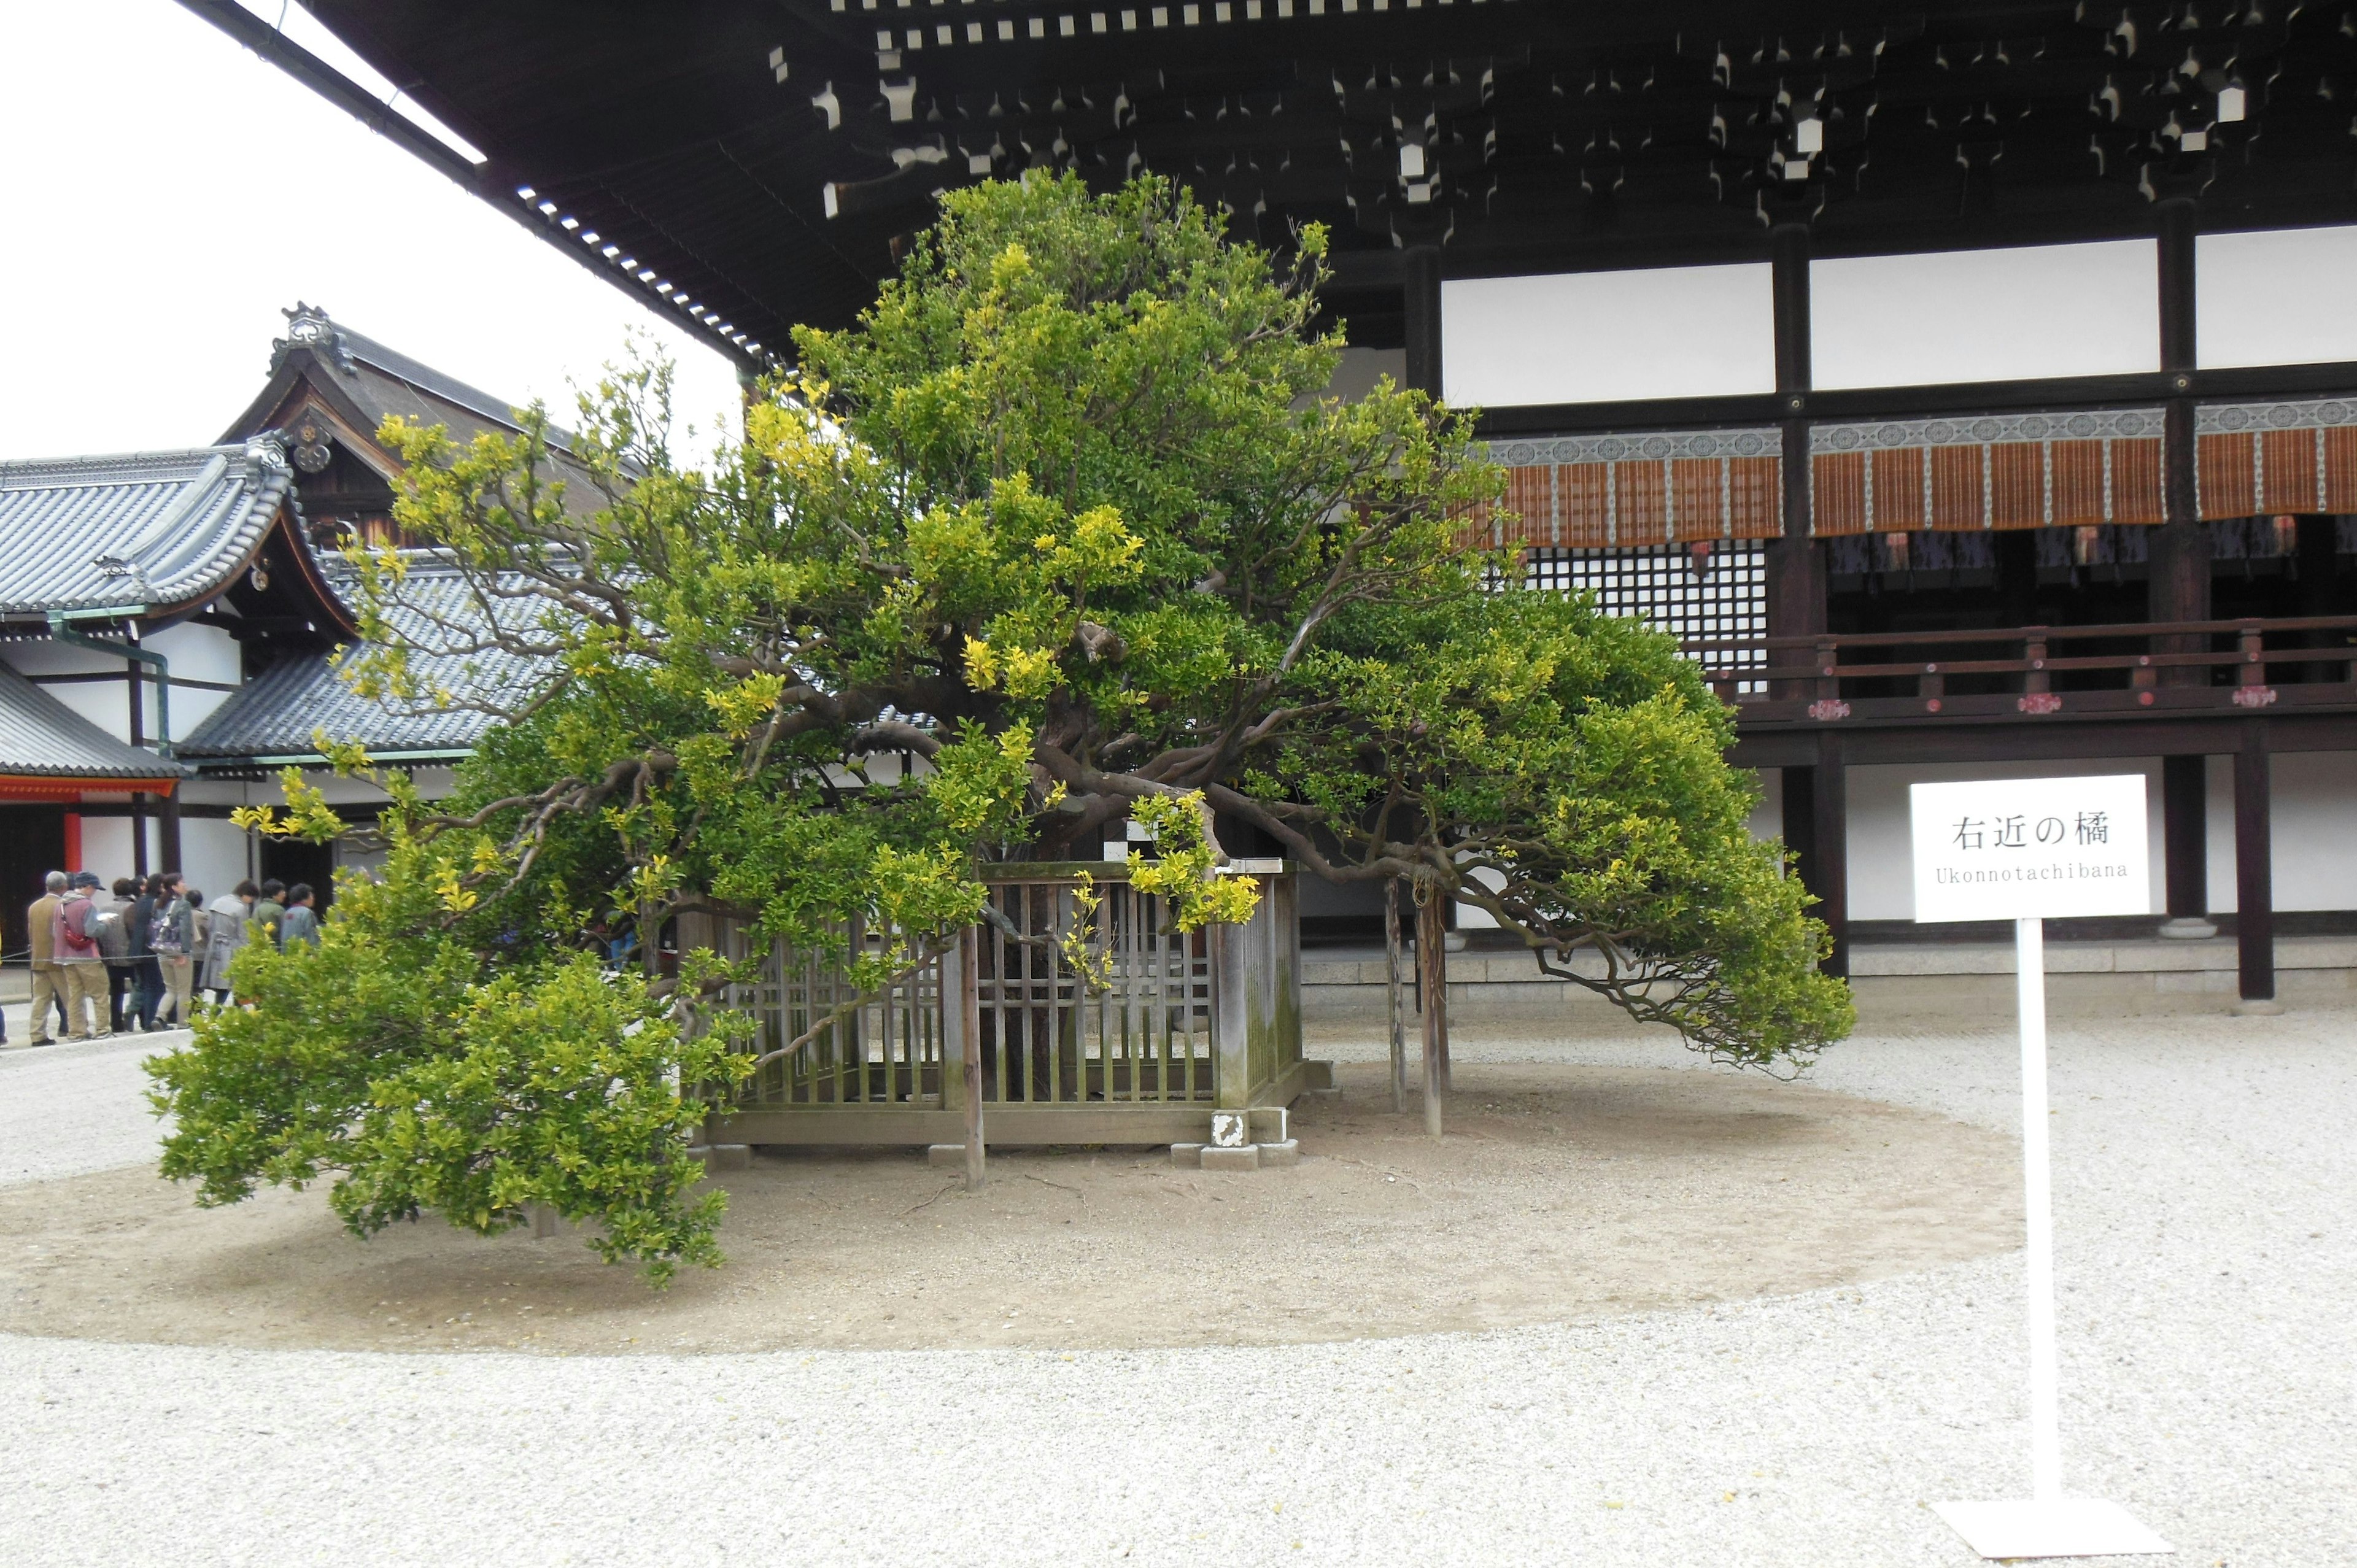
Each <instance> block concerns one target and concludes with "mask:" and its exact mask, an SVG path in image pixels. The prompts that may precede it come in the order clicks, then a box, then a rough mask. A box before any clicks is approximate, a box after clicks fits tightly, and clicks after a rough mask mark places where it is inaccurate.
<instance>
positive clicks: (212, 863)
mask: <svg viewBox="0 0 2357 1568" xmlns="http://www.w3.org/2000/svg"><path fill="white" fill-rule="evenodd" d="M250 853H251V846H250V845H249V844H248V843H247V842H246V835H245V834H244V833H243V832H240V831H239V830H238V829H237V828H234V827H232V826H231V825H230V823H229V822H228V821H227V820H226V819H224V818H220V817H187V818H183V819H182V820H181V822H180V857H181V864H180V865H177V866H158V867H156V869H157V870H159V871H178V872H179V873H180V874H181V875H185V876H186V877H187V878H188V883H189V886H194V887H200V888H202V889H203V890H204V895H205V899H206V901H207V902H208V903H210V902H211V901H212V900H213V899H215V898H218V897H221V895H222V894H224V893H226V892H228V891H229V890H230V889H231V887H234V886H237V884H238V883H239V881H240V880H242V878H244V877H246V876H249V875H253V873H252V871H251V870H250V866H251V865H252V862H251V861H250V859H249V858H248V856H249V854H250Z"/></svg>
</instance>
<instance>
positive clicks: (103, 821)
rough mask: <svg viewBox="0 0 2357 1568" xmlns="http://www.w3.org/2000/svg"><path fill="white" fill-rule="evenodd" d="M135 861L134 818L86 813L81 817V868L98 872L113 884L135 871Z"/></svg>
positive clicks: (109, 884)
mask: <svg viewBox="0 0 2357 1568" xmlns="http://www.w3.org/2000/svg"><path fill="white" fill-rule="evenodd" d="M134 864H135V862H134V861H133V859H132V855H131V819H130V818H128V817H84V818H83V819H82V820H81V869H82V870H84V871H94V872H96V873H97V874H98V875H100V876H102V877H103V878H105V880H106V885H107V886H109V887H112V886H114V879H115V878H116V877H118V876H128V875H131V868H132V866H133V865H134Z"/></svg>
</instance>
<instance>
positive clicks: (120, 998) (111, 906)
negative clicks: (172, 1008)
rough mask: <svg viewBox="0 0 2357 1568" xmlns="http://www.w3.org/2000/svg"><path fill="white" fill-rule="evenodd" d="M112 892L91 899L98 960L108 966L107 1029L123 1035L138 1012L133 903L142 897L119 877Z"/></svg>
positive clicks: (126, 879) (135, 886)
mask: <svg viewBox="0 0 2357 1568" xmlns="http://www.w3.org/2000/svg"><path fill="white" fill-rule="evenodd" d="M110 893H111V894H112V897H99V896H98V895H97V894H92V895H91V907H92V908H93V910H94V911H95V912H94V913H93V914H92V915H91V923H92V924H93V925H94V926H95V927H96V928H97V935H98V955H99V958H100V959H101V961H103V962H104V963H105V965H106V1022H107V1026H108V1028H110V1029H111V1030H112V1031H113V1032H114V1033H115V1034H118V1035H120V1034H122V1033H123V1032H124V1030H126V1029H128V1028H129V1027H130V1024H129V1022H128V1021H127V1020H128V1019H130V1018H132V1017H135V1016H136V1015H137V1014H138V1011H139V968H138V965H137V964H135V963H134V962H133V961H132V957H131V911H132V907H133V905H132V901H133V900H134V899H135V898H137V897H139V884H137V883H136V882H134V881H133V880H131V878H129V877H128V876H118V877H116V878H115V879H114V886H113V888H112V889H110Z"/></svg>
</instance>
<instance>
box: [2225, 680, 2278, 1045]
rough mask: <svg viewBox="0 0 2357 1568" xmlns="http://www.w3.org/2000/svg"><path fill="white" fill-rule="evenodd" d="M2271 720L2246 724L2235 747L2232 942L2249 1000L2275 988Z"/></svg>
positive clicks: (2265, 997) (2264, 997)
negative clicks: (2269, 800) (2238, 746)
mask: <svg viewBox="0 0 2357 1568" xmlns="http://www.w3.org/2000/svg"><path fill="white" fill-rule="evenodd" d="M2267 773H2268V767H2267V721H2266V720H2265V719H2252V720H2249V721H2248V722H2246V723H2245V724H2244V725H2243V744H2242V747H2241V749H2240V750H2238V751H2236V752H2235V753H2234V946H2235V950H2236V951H2235V957H2236V960H2237V964H2236V967H2237V968H2238V969H2239V970H2240V971H2241V974H2240V980H2241V985H2240V989H2241V992H2242V997H2243V1000H2244V1002H2245V1003H2253V1002H2258V1003H2268V1002H2273V1001H2274V1000H2275V994H2276V911H2275V877H2274V866H2273V864H2272V862H2273V857H2274V854H2275V845H2274V836H2273V834H2272V832H2270V831H2269V828H2270V824H2269V822H2268V803H2267V793H2268V789H2267V785H2268V778H2267Z"/></svg>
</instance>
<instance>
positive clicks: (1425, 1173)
mask: <svg viewBox="0 0 2357 1568" xmlns="http://www.w3.org/2000/svg"><path fill="white" fill-rule="evenodd" d="M1338 1081H1339V1083H1340V1090H1341V1092H1340V1095H1338V1096H1335V1097H1333V1098H1326V1099H1312V1100H1305V1101H1302V1102H1301V1103H1300V1104H1299V1105H1298V1106H1297V1108H1296V1111H1295V1118H1294V1122H1295V1130H1296V1132H1297V1135H1298V1137H1299V1141H1300V1144H1301V1150H1302V1160H1301V1164H1300V1165H1298V1166H1297V1167H1295V1168H1292V1169H1286V1170H1265V1171H1257V1172H1245V1173H1213V1172H1204V1171H1190V1170H1179V1169H1173V1168H1172V1167H1171V1165H1170V1163H1169V1159H1168V1154H1167V1151H1163V1152H1154V1153H1148V1152H1145V1151H1140V1150H1136V1149H1055V1150H1037V1151H1024V1150H1010V1151H1006V1152H1004V1153H1000V1154H994V1155H992V1158H991V1165H990V1181H989V1185H988V1186H987V1187H986V1188H985V1190H984V1191H983V1192H981V1193H979V1194H973V1195H970V1194H968V1193H966V1192H965V1191H963V1186H962V1183H961V1180H960V1173H959V1172H957V1171H955V1170H945V1169H940V1168H936V1167H933V1166H930V1165H927V1164H926V1163H925V1160H924V1158H923V1155H922V1153H921V1152H911V1151H907V1150H888V1151H887V1150H876V1151H854V1152H849V1153H844V1152H832V1153H818V1152H801V1151H793V1152H780V1153H763V1154H761V1155H758V1156H757V1158H756V1160H755V1163H754V1165H753V1167H752V1168H751V1169H750V1170H747V1171H735V1172H729V1173H726V1174H725V1175H722V1176H716V1178H715V1179H716V1180H720V1181H722V1182H724V1183H725V1185H726V1187H727V1188H728V1190H729V1197H730V1204H729V1212H728V1218H727V1220H726V1225H725V1227H724V1230H723V1233H722V1237H721V1240H722V1245H723V1247H724V1248H725V1250H726V1252H727V1253H728V1262H727V1263H726V1266H724V1267H723V1268H721V1269H719V1270H716V1271H706V1270H694V1271H691V1272H690V1273H687V1274H686V1275H684V1276H683V1277H682V1278H681V1279H680V1280H679V1281H678V1283H675V1284H673V1286H672V1287H671V1288H670V1289H668V1290H664V1291H655V1290H651V1289H649V1288H648V1286H647V1285H646V1284H645V1283H644V1282H643V1279H642V1277H641V1276H640V1274H639V1273H637V1272H636V1271H634V1270H632V1269H630V1268H628V1267H614V1266H608V1265H606V1264H604V1263H601V1262H599V1261H598V1260H597V1257H596V1255H595V1254H594V1253H592V1252H591V1251H589V1250H588V1249H587V1247H586V1246H585V1245H584V1244H583V1238H582V1236H581V1235H580V1234H578V1233H576V1232H573V1231H570V1230H567V1231H566V1232H565V1233H564V1234H560V1235H559V1236H557V1237H554V1238H551V1239H547V1240H534V1239H533V1237H532V1235H531V1234H530V1233H529V1232H528V1231H519V1232H514V1233H511V1234H509V1235H505V1236H501V1237H498V1238H492V1239H485V1238H480V1237H476V1236H472V1235H468V1234H467V1233H464V1232H461V1231H459V1230H454V1229H452V1228H451V1227H449V1226H448V1225H447V1224H445V1223H443V1222H442V1221H441V1220H439V1219H428V1220H426V1221H425V1222H423V1223H420V1224H415V1225H404V1226H398V1227H395V1228H394V1229H393V1230H391V1231H388V1232H386V1233H385V1234H383V1235H381V1236H378V1237H376V1238H375V1239H373V1240H369V1241H366V1242H362V1241H357V1240H352V1239H351V1238H350V1237H349V1236H348V1235H346V1234H345V1233H344V1231H343V1230H341V1229H340V1227H339V1225H338V1224H337V1222H336V1220H335V1219H334V1217H333V1215H332V1214H331V1213H330V1212H329V1211H328V1207H327V1203H326V1199H325V1197H324V1195H323V1194H322V1193H321V1192H319V1191H317V1190H316V1189H315V1190H314V1191H311V1192H308V1193H286V1192H280V1191H268V1192H265V1193H264V1194H262V1195H260V1196H258V1197H256V1198H254V1199H253V1201H252V1202H249V1203H245V1204H242V1205H238V1206H235V1207H233V1208H223V1209H210V1210H204V1209H198V1208H194V1207H193V1206H192V1205H191V1203H190V1201H189V1196H188V1190H187V1189H186V1188H182V1187H174V1186H173V1185H172V1184H170V1183H167V1182H165V1181H163V1180H161V1179H160V1178H158V1177H157V1176H156V1175H155V1174H154V1173H153V1171H152V1170H150V1169H145V1168H134V1169H127V1170H116V1171H109V1172H104V1173H101V1174H98V1175H94V1176H76V1177H70V1178H66V1179H60V1180H56V1181H49V1182H38V1183H30V1184H26V1185H21V1186H16V1187H5V1188H0V1329H5V1330H7V1331H11V1332H15V1333H20V1334H34V1335H47V1336H59V1337H75V1338H88V1339H100V1340H118V1341H138V1342H151V1343H166V1344H188V1345H229V1346H245V1347H256V1348H333V1349H354V1350H436V1351H440V1350H502V1351H526V1352H538V1353H544V1354H554V1355H584V1354H595V1355H611V1354H703V1353H711V1352H720V1351H751V1350H791V1349H817V1348H826V1349H851V1348H869V1349H950V1348H992V1347H1016V1348H1065V1349H1082V1348H1146V1347H1171V1346H1190V1345H1260V1344H1284V1343H1300V1342H1310V1341H1324V1340H1339V1339H1354V1338H1368V1337H1391V1336H1398V1335H1405V1334H1416V1333H1429V1332H1435V1331H1443V1330H1480V1329H1491V1328H1502V1327H1510V1326H1519V1325H1525V1324H1536V1323H1561V1322H1577V1321H1583V1320H1593V1319H1596V1318H1600V1317H1607V1316H1619V1315H1621V1314H1626V1313H1630V1312H1636V1311H1643V1310H1649V1309H1655V1308H1663V1307H1675V1306H1684V1305H1699V1304H1705V1303H1710V1302H1717V1301H1727V1300H1733V1299H1738V1298H1742V1297H1749V1296H1760V1295H1776V1294H1791V1293H1795V1292H1800V1291H1805V1290H1811V1289H1816V1288H1819V1287H1824V1286H1830V1285H1837V1284H1842V1283H1854V1282H1857V1281H1861V1280H1866V1279H1870V1278H1877V1277H1884V1276H1889V1275H1892V1274H1898V1273H1911V1272H1914V1271H1918V1270H1922V1269H1927V1268H1932V1267H1936V1266H1938V1265H1941V1264H1943V1263H1949V1262H1959V1261H1962V1260H1964V1259H1967V1258H1972V1257H1976V1256H1980V1255H1983V1254H1986V1253H1991V1252H1998V1251H2007V1250H2010V1249H2012V1248H2015V1247H2017V1246H2018V1245H2019V1238H2020V1233H2021V1231H2020V1227H2021V1216H2020V1207H2019V1199H2018V1187H2017V1183H2018V1171H2019V1163H2018V1162H2019V1156H2018V1145H2017V1144H2014V1143H2013V1142H2012V1141H2011V1140H2009V1139H2007V1138H2004V1137H2002V1136H1999V1135H1998V1134H1996V1133H1990V1132H1987V1131H1985V1130H1982V1129H1980V1128H1975V1127H1972V1126H1968V1125H1966V1124H1964V1123H1963V1122H1955V1121H1952V1120H1949V1119H1947V1118H1944V1117H1941V1116H1936V1115H1932V1114H1929V1113H1926V1112H1919V1111H1911V1110H1904V1109H1901V1108H1899V1107H1896V1106H1891V1105H1886V1104H1882V1103H1879V1102H1878V1101H1868V1100H1861V1099H1857V1098H1854V1097H1851V1096H1846V1095H1839V1094H1833V1093H1828V1092H1825V1091H1824V1090H1816V1089H1812V1088H1809V1087H1807V1086H1805V1085H1797V1084H1782V1083H1776V1082H1772V1081H1769V1080H1766V1079H1760V1078H1759V1077H1757V1076H1753V1075H1740V1074H1735V1073H1731V1072H1728V1073H1721V1072H1698V1071H1691V1070H1685V1071H1681V1070H1675V1069H1644V1068H1605V1067H1587V1066H1533V1065H1503V1064H1491V1063H1466V1064H1461V1065H1460V1066H1459V1067H1458V1069H1457V1090H1456V1092H1455V1093H1454V1094H1453V1095H1452V1096H1451V1098H1450V1101H1449V1103H1448V1136H1447V1137H1446V1138H1445V1139H1444V1140H1443V1141H1442V1142H1441V1143H1439V1144H1434V1143H1433V1142H1432V1141H1431V1140H1429V1139H1428V1138H1426V1137H1425V1136H1424V1134H1423V1130H1422V1122H1421V1119H1420V1117H1418V1116H1417V1115H1415V1113H1414V1112H1413V1108H1412V1110H1411V1114H1410V1115H1408V1116H1399V1115H1395V1114H1394V1113H1393V1112H1392V1110H1391V1097H1390V1092H1389V1089H1388V1082H1387V1079H1386V1077H1385V1073H1384V1069H1383V1068H1382V1067H1381V1066H1380V1065H1377V1064H1345V1065H1343V1066H1342V1067H1340V1069H1339V1070H1338Z"/></svg>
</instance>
